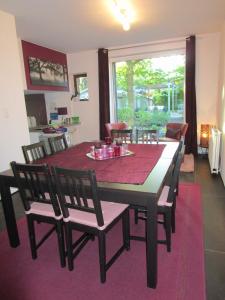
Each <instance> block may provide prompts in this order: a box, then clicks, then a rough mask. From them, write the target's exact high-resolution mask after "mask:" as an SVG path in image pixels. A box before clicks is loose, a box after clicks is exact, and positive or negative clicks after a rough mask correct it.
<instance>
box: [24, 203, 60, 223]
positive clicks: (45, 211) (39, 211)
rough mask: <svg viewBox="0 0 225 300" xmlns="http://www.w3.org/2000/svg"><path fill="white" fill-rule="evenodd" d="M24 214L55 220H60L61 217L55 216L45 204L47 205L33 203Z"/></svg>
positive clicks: (50, 206)
mask: <svg viewBox="0 0 225 300" xmlns="http://www.w3.org/2000/svg"><path fill="white" fill-rule="evenodd" d="M25 214H27V215H29V214H35V215H41V216H45V217H52V218H54V219H56V220H60V219H62V215H60V216H56V215H55V212H54V210H53V207H52V205H51V204H47V203H38V202H33V203H32V204H31V208H30V210H28V211H25Z"/></svg>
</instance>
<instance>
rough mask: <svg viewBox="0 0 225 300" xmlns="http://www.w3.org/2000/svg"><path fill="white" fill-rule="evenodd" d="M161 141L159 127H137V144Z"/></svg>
mask: <svg viewBox="0 0 225 300" xmlns="http://www.w3.org/2000/svg"><path fill="white" fill-rule="evenodd" d="M153 142H156V143H157V144H158V142H159V133H158V130H157V129H136V144H152V143H153Z"/></svg>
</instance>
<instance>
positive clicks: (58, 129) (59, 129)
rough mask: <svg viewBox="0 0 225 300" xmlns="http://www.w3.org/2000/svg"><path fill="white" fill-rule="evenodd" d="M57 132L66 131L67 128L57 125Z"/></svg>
mask: <svg viewBox="0 0 225 300" xmlns="http://www.w3.org/2000/svg"><path fill="white" fill-rule="evenodd" d="M57 132H67V128H65V127H59V128H57Z"/></svg>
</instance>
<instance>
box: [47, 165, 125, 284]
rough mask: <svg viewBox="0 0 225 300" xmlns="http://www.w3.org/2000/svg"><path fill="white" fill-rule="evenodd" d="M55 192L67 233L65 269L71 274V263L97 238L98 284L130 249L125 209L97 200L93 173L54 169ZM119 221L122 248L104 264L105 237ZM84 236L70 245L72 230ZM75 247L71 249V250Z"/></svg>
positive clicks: (123, 205)
mask: <svg viewBox="0 0 225 300" xmlns="http://www.w3.org/2000/svg"><path fill="white" fill-rule="evenodd" d="M52 173H53V174H54V176H55V182H56V187H57V192H58V195H59V201H60V205H61V209H62V213H63V220H64V223H65V230H66V248H67V258H68V268H69V270H73V260H74V258H75V257H76V256H77V255H78V254H79V252H80V251H81V249H82V248H83V247H84V246H85V244H86V243H87V242H88V240H90V239H93V236H97V237H98V246H99V264H100V278H101V282H102V283H103V282H105V280H106V271H107V270H108V269H109V267H110V266H111V265H112V264H113V262H114V261H115V260H116V258H118V257H119V255H120V254H121V253H122V252H123V251H124V250H125V249H126V250H129V248H130V240H129V235H130V234H129V211H128V205H126V204H119V203H112V202H104V201H100V200H99V198H98V189H97V183H96V177H95V172H94V171H93V170H68V169H62V168H59V167H53V169H52ZM121 219H122V232H123V244H122V246H121V247H120V248H119V250H118V251H117V252H116V253H115V254H114V255H113V256H112V258H111V259H110V260H108V262H106V233H107V232H108V231H109V230H110V229H111V228H112V227H113V226H114V225H115V224H116V223H117V222H118V221H119V220H121ZM73 229H75V230H78V231H81V232H84V234H83V235H82V237H81V238H79V239H78V240H77V241H76V242H73V238H72V230H73ZM73 245H74V246H73Z"/></svg>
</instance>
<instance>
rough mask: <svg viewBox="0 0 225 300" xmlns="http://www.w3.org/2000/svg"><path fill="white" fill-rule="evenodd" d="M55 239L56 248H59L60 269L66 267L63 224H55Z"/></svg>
mask: <svg viewBox="0 0 225 300" xmlns="http://www.w3.org/2000/svg"><path fill="white" fill-rule="evenodd" d="M56 230H57V238H58V247H59V256H60V264H61V267H62V268H64V267H65V266H66V258H65V243H64V232H63V223H62V221H58V222H56Z"/></svg>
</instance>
